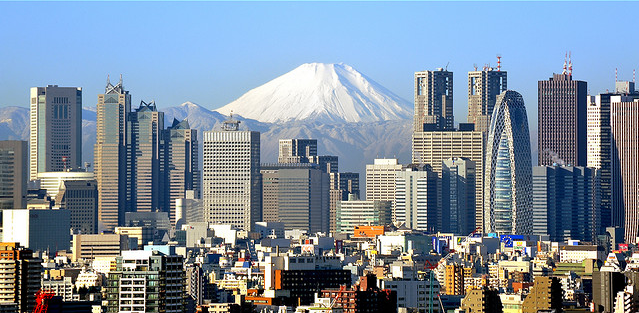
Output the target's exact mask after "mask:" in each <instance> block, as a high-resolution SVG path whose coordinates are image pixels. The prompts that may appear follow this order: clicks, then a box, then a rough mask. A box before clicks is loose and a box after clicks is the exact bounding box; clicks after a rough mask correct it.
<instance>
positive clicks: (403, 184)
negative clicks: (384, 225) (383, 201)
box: [393, 164, 442, 232]
mask: <svg viewBox="0 0 639 313" xmlns="http://www.w3.org/2000/svg"><path fill="white" fill-rule="evenodd" d="M438 180H439V179H438V175H437V173H436V172H433V169H432V168H431V167H430V166H429V165H424V164H421V165H416V164H411V165H408V166H406V167H405V168H404V169H403V170H402V171H399V172H397V173H396V178H395V208H394V210H393V211H394V212H393V213H394V214H393V218H394V221H395V222H398V223H403V224H404V225H405V226H406V227H408V228H410V229H416V230H422V231H430V232H437V231H441V230H442V225H441V220H440V214H439V213H440V212H439V208H438V203H437V198H438V197H437V186H438V183H439V182H438Z"/></svg>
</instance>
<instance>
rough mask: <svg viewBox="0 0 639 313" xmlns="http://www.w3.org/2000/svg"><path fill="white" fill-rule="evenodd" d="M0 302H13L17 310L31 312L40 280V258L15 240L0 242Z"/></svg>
mask: <svg viewBox="0 0 639 313" xmlns="http://www.w3.org/2000/svg"><path fill="white" fill-rule="evenodd" d="M0 251H1V252H0V302H2V303H15V304H16V305H17V306H18V312H33V308H34V307H35V305H36V293H37V292H38V290H40V283H41V280H42V274H41V271H42V265H41V263H42V260H39V259H37V258H34V257H33V251H32V250H29V249H26V248H24V247H22V246H20V245H19V244H18V243H17V242H2V243H0Z"/></svg>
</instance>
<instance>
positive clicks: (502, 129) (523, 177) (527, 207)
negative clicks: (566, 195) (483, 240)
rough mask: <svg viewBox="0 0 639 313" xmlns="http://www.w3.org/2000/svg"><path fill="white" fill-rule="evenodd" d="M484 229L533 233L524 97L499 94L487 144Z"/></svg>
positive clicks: (512, 92) (513, 232)
mask: <svg viewBox="0 0 639 313" xmlns="http://www.w3.org/2000/svg"><path fill="white" fill-rule="evenodd" d="M486 145H487V146H486V166H485V175H486V180H485V182H484V190H485V191H486V192H485V194H484V210H485V213H484V232H497V233H505V234H511V233H512V234H531V233H532V161H531V159H530V134H529V132H528V117H527V115H526V107H525V106H524V99H523V98H522V96H521V95H520V94H519V93H518V92H516V91H512V90H508V91H505V92H503V93H502V94H501V95H499V97H497V104H496V105H495V109H494V112H493V116H492V118H491V124H490V131H489V132H488V141H487V144H486Z"/></svg>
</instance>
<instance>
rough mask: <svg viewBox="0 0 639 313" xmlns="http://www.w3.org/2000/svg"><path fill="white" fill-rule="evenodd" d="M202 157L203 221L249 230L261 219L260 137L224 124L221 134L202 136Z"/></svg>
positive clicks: (232, 122)
mask: <svg viewBox="0 0 639 313" xmlns="http://www.w3.org/2000/svg"><path fill="white" fill-rule="evenodd" d="M203 155H204V156H203V167H202V168H203V171H202V201H203V203H204V221H206V222H209V223H221V224H231V225H233V226H235V227H238V228H241V229H243V230H246V231H250V230H252V228H253V225H254V224H255V222H259V221H260V220H261V219H262V181H261V175H260V133H259V132H256V131H240V130H239V121H233V120H229V121H226V122H225V123H224V126H223V128H222V130H216V131H208V132H204V152H203Z"/></svg>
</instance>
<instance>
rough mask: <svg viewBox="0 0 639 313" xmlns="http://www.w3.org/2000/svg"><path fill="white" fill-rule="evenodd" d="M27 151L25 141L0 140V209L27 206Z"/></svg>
mask: <svg viewBox="0 0 639 313" xmlns="http://www.w3.org/2000/svg"><path fill="white" fill-rule="evenodd" d="M28 151H29V150H28V146H27V142H26V141H20V140H0V210H6V209H24V208H26V207H27V182H28V177H29V163H28V160H29V154H28V153H29V152H28Z"/></svg>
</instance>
